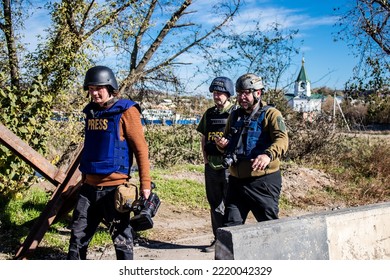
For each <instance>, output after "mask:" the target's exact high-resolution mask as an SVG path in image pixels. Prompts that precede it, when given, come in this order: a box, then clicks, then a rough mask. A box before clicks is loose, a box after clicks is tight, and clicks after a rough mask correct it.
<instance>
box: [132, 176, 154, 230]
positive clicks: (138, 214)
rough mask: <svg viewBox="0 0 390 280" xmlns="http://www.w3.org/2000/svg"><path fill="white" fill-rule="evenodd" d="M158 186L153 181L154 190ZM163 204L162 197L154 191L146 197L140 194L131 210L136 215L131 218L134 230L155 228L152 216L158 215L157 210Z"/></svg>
mask: <svg viewBox="0 0 390 280" xmlns="http://www.w3.org/2000/svg"><path fill="white" fill-rule="evenodd" d="M155 188H156V186H155V184H154V183H153V182H152V191H153V189H155ZM160 204H161V201H160V198H159V197H158V195H157V194H156V193H154V192H151V193H150V195H149V197H148V198H147V199H146V198H145V197H143V196H140V197H139V199H137V200H135V201H134V202H133V204H132V205H131V211H133V212H134V216H133V217H132V218H131V219H130V225H131V227H132V228H133V229H134V231H142V230H147V229H151V228H153V220H152V218H153V217H154V216H155V215H156V213H157V210H158V208H159V206H160Z"/></svg>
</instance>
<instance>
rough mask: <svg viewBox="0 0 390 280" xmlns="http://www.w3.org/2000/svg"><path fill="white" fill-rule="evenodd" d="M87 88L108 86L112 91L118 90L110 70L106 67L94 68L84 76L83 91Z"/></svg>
mask: <svg viewBox="0 0 390 280" xmlns="http://www.w3.org/2000/svg"><path fill="white" fill-rule="evenodd" d="M88 86H109V87H111V89H112V90H118V83H117V82H116V79H115V75H114V73H113V72H112V70H111V69H110V68H108V67H106V66H94V67H92V68H90V69H89V70H88V71H87V73H86V74H85V78H84V90H88Z"/></svg>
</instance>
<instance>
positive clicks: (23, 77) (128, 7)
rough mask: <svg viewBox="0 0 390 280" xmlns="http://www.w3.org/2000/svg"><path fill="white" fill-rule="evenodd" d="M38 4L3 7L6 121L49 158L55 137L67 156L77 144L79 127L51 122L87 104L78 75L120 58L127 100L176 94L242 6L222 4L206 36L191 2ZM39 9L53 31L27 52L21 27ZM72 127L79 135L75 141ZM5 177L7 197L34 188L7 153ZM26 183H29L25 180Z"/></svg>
mask: <svg viewBox="0 0 390 280" xmlns="http://www.w3.org/2000/svg"><path fill="white" fill-rule="evenodd" d="M40 3H41V2H38V3H31V2H29V1H23V0H19V1H9V0H3V1H2V4H3V5H2V7H1V10H0V30H1V31H2V32H1V33H0V37H1V39H2V40H1V42H0V52H1V54H4V56H2V57H1V58H0V59H1V62H2V65H1V66H0V71H1V73H0V74H1V75H0V85H1V89H0V98H1V107H0V121H1V122H2V123H3V124H4V125H6V126H7V127H9V128H10V129H11V130H12V131H14V132H15V133H16V134H17V135H18V136H19V137H20V138H21V139H22V140H24V141H26V142H27V143H28V144H29V145H30V146H32V147H33V148H34V149H35V150H38V151H39V152H41V153H42V154H43V155H45V154H46V153H47V150H48V149H49V147H50V145H49V144H50V143H49V142H48V139H49V138H48V137H49V136H50V137H51V138H52V139H53V138H54V139H55V141H51V143H55V144H56V145H57V147H62V148H64V147H66V146H68V144H69V143H71V141H77V139H79V136H80V135H77V133H78V132H77V130H78V128H79V127H78V126H77V125H75V126H72V125H70V122H69V125H66V127H65V126H64V124H63V123H58V122H57V123H56V122H52V121H51V120H50V118H51V114H52V112H53V110H54V109H57V110H61V111H62V112H65V113H67V114H68V115H69V116H72V115H73V114H72V112H73V110H77V111H79V109H80V108H81V107H82V106H83V103H85V102H86V101H87V100H85V98H84V97H85V95H84V94H79V92H80V91H81V89H80V84H81V83H82V82H81V81H80V78H81V77H82V76H83V75H80V73H85V71H86V69H87V68H88V67H90V66H91V65H92V64H95V63H96V61H102V59H101V57H106V59H107V57H108V56H113V57H115V60H114V61H113V63H112V65H109V66H112V67H113V68H114V69H115V70H116V71H117V73H118V78H119V80H120V81H121V92H122V93H125V92H129V91H132V90H140V89H143V88H157V89H162V88H164V85H169V86H171V87H172V85H173V88H176V89H177V90H178V86H179V85H180V81H179V78H178V76H179V75H178V74H177V71H178V69H179V67H180V66H183V65H185V64H186V63H185V62H184V63H183V62H181V61H180V57H182V56H183V55H184V54H186V53H189V52H191V51H193V52H198V51H200V50H202V44H203V42H204V41H206V40H207V39H209V38H211V35H212V34H213V33H214V32H216V31H217V30H219V29H221V28H222V27H223V26H224V25H226V24H227V23H228V22H229V20H231V18H232V17H233V16H234V15H235V13H236V12H237V10H238V8H239V6H240V1H239V0H237V1H234V0H233V1H221V2H220V3H216V4H215V5H214V7H213V9H214V10H213V11H214V12H215V13H214V15H215V16H218V22H217V23H216V24H215V25H214V26H211V27H210V28H205V27H204V26H203V25H202V22H201V20H200V19H199V17H196V16H195V14H196V12H195V11H189V9H190V8H191V7H192V6H193V1H190V0H186V1H184V0H183V1H179V0H174V1H171V0H160V1H157V0H148V1H136V0H132V1H126V0H120V1H118V0H117V1H95V0H62V1H56V2H51V1H47V2H46V3H45V5H43V6H42V5H41V4H40ZM210 8H212V7H210ZM36 9H43V10H45V11H48V13H49V14H50V16H51V23H49V24H47V23H45V22H42V25H43V26H45V27H46V26H48V28H46V29H45V32H44V34H41V35H40V37H39V44H38V46H37V48H36V49H35V50H33V51H27V50H25V49H24V48H23V46H22V44H21V40H20V39H21V38H22V37H23V31H24V32H25V33H24V34H27V32H28V30H27V31H26V30H25V29H23V22H24V21H25V19H26V18H27V17H28V16H29V14H28V13H29V11H33V12H34V11H35V10H36ZM199 13H200V12H199ZM161 20H163V21H164V20H165V22H162V21H161ZM22 54H23V55H22ZM20 57H23V61H22V62H20V61H19V58H20ZM122 63H123V64H122ZM69 127H72V128H74V130H73V131H72V133H69ZM37 133H38V134H39V135H37ZM73 134H75V136H73V137H70V136H72V135H73ZM64 135H66V136H64ZM60 140H61V141H60ZM62 141H63V142H62ZM16 162H18V163H17V164H15V163H16ZM11 163H12V164H11ZM22 167H23V168H22ZM0 173H1V175H0V192H2V193H5V192H7V191H11V192H16V191H18V190H19V189H23V188H25V187H27V186H28V185H30V184H31V183H32V181H31V180H30V179H31V177H32V176H33V175H32V174H33V172H32V170H30V169H29V168H28V167H27V166H25V165H24V163H23V162H20V161H18V159H16V158H12V157H11V155H10V152H9V151H8V150H7V149H6V148H5V147H3V146H1V151H0ZM15 174H18V176H17V177H15ZM23 175H26V176H27V177H28V178H27V179H26V178H24V177H23V179H22V176H23Z"/></svg>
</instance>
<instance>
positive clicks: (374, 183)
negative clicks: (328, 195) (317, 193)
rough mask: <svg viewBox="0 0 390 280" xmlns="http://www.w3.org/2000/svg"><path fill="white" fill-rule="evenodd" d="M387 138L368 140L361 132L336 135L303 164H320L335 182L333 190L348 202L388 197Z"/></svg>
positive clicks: (362, 202)
mask: <svg viewBox="0 0 390 280" xmlns="http://www.w3.org/2000/svg"><path fill="white" fill-rule="evenodd" d="M389 148H390V143H389V142H388V141H382V140H377V141H375V142H374V141H371V142H369V141H368V140H367V138H366V137H362V136H361V135H354V136H345V135H338V136H337V137H335V138H334V139H333V140H332V141H331V142H329V143H328V144H327V145H324V146H322V149H321V150H320V151H319V153H317V154H316V155H313V156H312V157H306V158H305V162H306V164H312V165H314V166H317V167H318V166H320V167H321V168H322V169H323V170H325V171H326V172H327V173H329V174H331V175H332V176H333V177H334V178H335V180H337V182H339V183H338V185H337V186H336V187H335V189H333V190H332V191H334V192H336V193H337V194H338V195H339V196H340V197H343V198H344V200H345V201H346V203H347V204H349V205H365V204H368V203H376V202H380V201H388V200H389V199H390V184H389V183H388V182H390V154H389V153H388V150H389Z"/></svg>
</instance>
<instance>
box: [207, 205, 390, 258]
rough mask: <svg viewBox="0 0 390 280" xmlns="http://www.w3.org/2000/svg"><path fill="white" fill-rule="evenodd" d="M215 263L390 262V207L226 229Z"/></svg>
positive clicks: (222, 231)
mask: <svg viewBox="0 0 390 280" xmlns="http://www.w3.org/2000/svg"><path fill="white" fill-rule="evenodd" d="M217 240H218V241H217V244H216V251H215V259H223V260H246V259H248V260H327V259H390V203H382V204H375V205H369V206H362V207H355V208H348V209H342V210H336V211H327V212H322V213H316V214H310V215H305V216H301V217H289V218H282V219H279V220H273V221H266V222H261V223H257V224H251V225H242V226H236V227H226V228H220V229H218V231H217Z"/></svg>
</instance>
